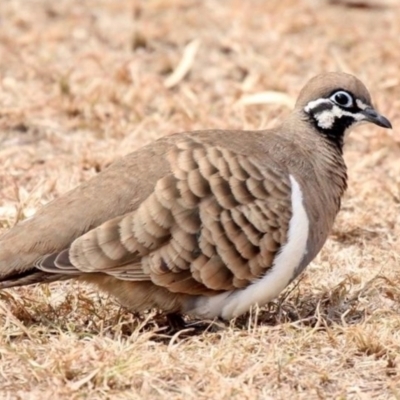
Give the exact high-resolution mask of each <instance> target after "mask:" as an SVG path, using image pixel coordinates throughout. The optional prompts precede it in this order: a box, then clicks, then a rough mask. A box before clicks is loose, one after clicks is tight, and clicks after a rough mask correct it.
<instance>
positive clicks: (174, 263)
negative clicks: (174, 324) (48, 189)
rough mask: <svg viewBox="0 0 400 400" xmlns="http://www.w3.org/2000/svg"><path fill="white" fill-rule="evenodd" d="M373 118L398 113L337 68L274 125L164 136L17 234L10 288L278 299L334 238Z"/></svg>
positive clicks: (140, 296)
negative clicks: (356, 136)
mask: <svg viewBox="0 0 400 400" xmlns="http://www.w3.org/2000/svg"><path fill="white" fill-rule="evenodd" d="M335 96H336V97H335ZM346 96H349V97H346ZM349 98H350V100H349ZM345 101H350V102H351V104H347V105H346V104H340V103H344V102H345ZM367 120H368V121H370V122H374V123H376V124H378V125H381V126H385V127H390V123H389V121H387V120H386V119H385V118H384V117H382V116H380V115H379V114H377V113H376V112H375V110H374V109H373V108H372V105H371V101H370V97H369V93H368V91H367V89H366V88H365V87H364V85H363V84H362V83H361V82H360V81H358V80H357V79H356V78H354V77H353V76H350V75H346V74H340V73H336V74H335V73H331V74H324V75H321V76H318V77H317V78H314V79H313V80H311V81H310V82H309V83H308V85H306V87H305V88H304V89H303V91H302V92H301V93H300V96H299V99H298V101H297V104H296V107H295V109H294V111H293V112H292V113H291V114H290V115H289V117H288V118H287V119H286V120H285V121H284V122H283V123H282V124H281V125H280V126H277V127H276V128H274V129H270V130H265V131H229V130H226V131H218V130H212V131H198V132H188V133H180V134H174V135H169V136H166V137H164V138H161V139H159V140H157V141H155V142H153V143H151V144H149V145H147V146H145V147H143V148H141V149H139V150H138V151H136V152H134V153H131V154H129V155H127V156H126V157H124V158H122V159H120V160H117V161H116V162H114V163H113V164H112V165H111V166H110V167H108V168H107V169H105V170H104V171H102V172H101V173H99V174H98V175H97V176H96V177H94V178H92V179H91V180H89V181H88V182H85V183H83V184H82V185H80V186H78V187H77V188H75V189H73V190H72V191H70V192H69V193H67V194H65V195H64V196H62V197H60V198H58V199H56V200H54V201H52V202H50V203H49V204H47V205H46V206H45V207H43V208H42V209H41V210H39V211H38V212H37V213H36V214H35V215H34V216H33V217H31V218H29V219H27V220H25V221H22V222H20V223H19V224H17V225H16V226H15V227H13V228H12V229H10V230H9V231H8V232H6V233H5V234H3V236H1V237H0V289H2V288H7V287H12V286H20V285H25V284H30V283H36V282H51V281H55V280H62V279H69V278H77V279H79V280H82V281H86V282H89V283H94V284H96V285H97V286H98V287H99V288H100V289H102V290H104V291H106V292H108V293H110V294H112V295H114V296H116V297H117V298H118V299H119V301H120V302H121V304H122V305H124V306H126V307H128V308H129V309H131V310H134V311H143V310H145V309H148V308H159V309H162V310H164V311H166V312H168V313H174V312H178V313H189V314H193V315H195V316H198V317H207V318H212V317H217V316H219V317H223V318H226V319H230V318H232V317H235V316H238V315H241V314H243V313H244V312H246V311H248V310H249V309H250V307H251V306H252V305H254V304H259V305H264V304H266V303H267V302H268V301H270V300H272V299H273V298H274V297H276V296H277V295H279V293H280V292H281V291H282V290H283V289H284V288H285V287H286V286H287V285H288V284H289V283H290V282H291V281H292V280H293V279H294V278H295V277H297V276H298V275H299V274H300V273H301V271H302V270H303V269H304V268H305V267H306V266H307V265H308V264H309V263H310V262H311V261H312V259H313V258H314V257H315V256H316V255H317V254H318V252H319V251H320V249H321V248H322V246H323V244H324V243H325V241H326V239H327V237H328V235H329V232H330V230H331V228H332V225H333V223H334V220H335V217H336V215H337V213H338V211H339V209H340V201H341V197H342V195H343V193H344V191H345V189H346V185H347V174H346V166H345V163H344V160H343V157H342V147H343V138H344V135H345V133H346V131H347V130H348V129H349V128H350V127H351V126H352V125H354V124H355V123H358V122H364V121H367Z"/></svg>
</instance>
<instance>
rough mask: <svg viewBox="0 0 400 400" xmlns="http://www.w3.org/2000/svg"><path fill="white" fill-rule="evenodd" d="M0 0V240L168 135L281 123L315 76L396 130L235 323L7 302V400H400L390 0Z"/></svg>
mask: <svg viewBox="0 0 400 400" xmlns="http://www.w3.org/2000/svg"><path fill="white" fill-rule="evenodd" d="M0 1H1V4H0V231H2V232H3V231H5V230H7V229H8V228H9V227H11V226H13V225H14V224H15V223H16V222H17V221H18V220H20V219H23V218H26V217H28V216H30V215H32V214H33V213H34V212H35V210H37V209H38V208H39V207H41V206H42V205H43V204H44V203H46V202H48V201H50V200H51V199H53V198H55V197H58V196H60V195H62V194H63V193H65V192H66V191H67V190H69V189H71V188H73V187H75V186H76V185H78V184H79V183H80V182H82V181H85V180H87V179H89V178H90V177H91V176H93V175H95V174H96V173H97V172H98V171H100V170H101V169H103V168H104V167H106V166H107V165H108V164H109V163H110V162H111V161H112V160H113V159H115V158H117V157H119V156H121V155H124V154H127V153H128V152H131V151H133V150H135V149H137V148H138V147H140V146H141V145H143V144H144V143H148V142H150V141H152V140H154V139H156V138H158V137H160V136H162V135H167V134H170V133H173V132H176V131H185V130H194V129H202V128H203V129H205V128H239V129H260V128H267V127H271V126H273V125H274V124H276V122H277V121H278V120H279V119H281V118H284V115H285V113H287V112H288V107H290V105H291V104H292V103H293V101H294V100H295V99H296V96H297V94H298V92H299V90H300V88H301V87H302V86H303V84H304V83H305V82H306V81H307V80H308V79H309V78H310V77H312V76H313V75H315V74H317V73H319V72H323V71H330V70H343V71H347V72H352V73H354V74H356V75H357V76H358V77H359V78H361V79H362V80H363V81H364V82H365V83H366V84H367V86H368V87H369V89H370V91H371V93H372V95H373V98H374V100H375V103H376V105H377V108H378V109H379V110H380V111H381V112H382V113H383V114H384V115H386V116H387V117H388V118H389V119H390V120H391V121H392V123H393V126H394V130H393V131H391V132H390V131H385V130H383V129H380V128H377V127H373V126H362V127H360V128H358V129H357V130H355V131H354V132H353V133H352V135H351V136H350V138H349V140H348V143H347V146H346V149H345V157H346V161H347V164H348V167H349V190H348V191H347V193H346V197H345V199H344V202H343V207H342V211H341V213H340V215H339V217H338V219H337V222H336V224H335V228H334V231H333V232H332V234H331V236H330V239H329V241H328V242H327V244H326V245H325V247H324V249H323V251H322V252H321V253H320V255H319V256H318V257H317V259H316V260H315V261H314V262H313V263H312V265H311V266H309V267H308V269H307V270H306V272H305V273H304V274H303V276H302V279H301V280H300V281H298V282H296V283H295V284H293V285H291V286H290V287H289V288H288V289H287V290H286V292H285V293H284V294H283V295H282V296H281V297H280V299H278V300H276V301H275V302H274V303H272V304H270V305H269V306H268V308H265V309H259V310H258V309H254V310H253V312H252V313H251V314H250V315H248V316H246V317H242V318H240V319H239V320H237V321H233V322H232V323H231V324H228V323H227V324H226V325H223V324H221V323H218V326H215V325H210V328H209V329H205V330H204V331H203V332H200V333H197V334H194V332H192V331H191V330H190V329H189V330H187V331H181V332H178V333H176V334H174V335H170V334H168V332H167V327H166V325H165V322H164V320H163V319H162V318H161V317H160V316H159V315H158V314H156V312H149V313H148V314H146V315H142V316H137V315H132V314H131V313H129V312H127V311H125V310H123V309H121V308H120V307H119V306H118V304H117V303H116V302H115V300H114V299H112V298H107V297H105V296H103V295H101V294H100V293H98V292H96V291H95V290H94V289H93V288H91V287H86V286H83V285H78V284H77V283H73V282H64V283H56V284H51V285H42V286H31V287H25V288H18V289H14V290H6V291H3V292H1V293H0V399H41V400H44V399H111V398H112V399H307V400H309V399H400V134H399V132H400V131H399V130H398V129H399V128H398V126H400V4H399V1H396V0H392V1H388V0H386V1H384V0H375V1H373V0H370V1H367V0H364V1H363V0H360V1H351V0H347V1H344V0H342V1H339V0H336V1H333V0H332V1H328V0H326V1H324V0H314V1H313V0H298V1H295V0H247V1H243V0H224V1H218V0H148V1H145V0H142V1H136V2H134V1H128V0H125V1H124V0H114V1H113V0H98V1H95V0H82V1H79V0H58V1H54V0H0ZM59 229H63V227H62V226H60V227H59Z"/></svg>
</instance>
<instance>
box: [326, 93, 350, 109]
mask: <svg viewBox="0 0 400 400" xmlns="http://www.w3.org/2000/svg"><path fill="white" fill-rule="evenodd" d="M331 100H332V101H333V102H335V103H336V104H338V105H339V106H342V107H351V106H352V105H353V104H354V101H353V97H351V95H350V94H348V93H347V92H344V91H342V90H341V91H340V92H336V93H335V94H334V95H333V96H331Z"/></svg>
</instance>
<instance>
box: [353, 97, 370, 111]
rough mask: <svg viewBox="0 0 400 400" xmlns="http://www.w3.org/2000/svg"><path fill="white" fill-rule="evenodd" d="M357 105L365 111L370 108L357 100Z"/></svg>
mask: <svg viewBox="0 0 400 400" xmlns="http://www.w3.org/2000/svg"><path fill="white" fill-rule="evenodd" d="M356 104H357V107H358V108H360V109H361V110H365V109H366V108H367V107H370V106H368V105H367V104H365V103H363V102H362V101H361V100H360V99H356Z"/></svg>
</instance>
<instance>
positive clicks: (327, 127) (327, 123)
mask: <svg viewBox="0 0 400 400" xmlns="http://www.w3.org/2000/svg"><path fill="white" fill-rule="evenodd" d="M304 112H305V113H306V114H307V115H308V116H309V118H310V119H311V121H312V122H313V123H314V125H315V127H316V128H317V129H318V131H319V132H320V133H321V134H323V135H324V136H325V137H327V138H328V139H329V140H330V141H332V142H333V143H335V144H336V145H337V146H338V147H339V148H340V149H342V147H343V140H344V137H345V135H346V133H348V132H349V130H350V128H352V127H354V126H355V125H357V124H360V123H362V122H372V123H373V124H375V125H378V126H382V127H384V128H392V125H391V123H390V121H389V120H388V119H387V118H385V117H384V116H383V115H381V114H379V113H377V112H376V111H375V109H374V108H373V107H372V106H371V105H370V104H368V103H365V102H364V101H363V100H361V99H359V98H356V97H355V96H354V95H353V94H352V93H351V92H348V91H346V90H343V89H337V90H335V91H334V92H333V93H331V94H330V95H329V96H328V97H321V98H320V99H317V100H313V101H310V102H309V103H308V104H307V105H306V106H305V107H304Z"/></svg>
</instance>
